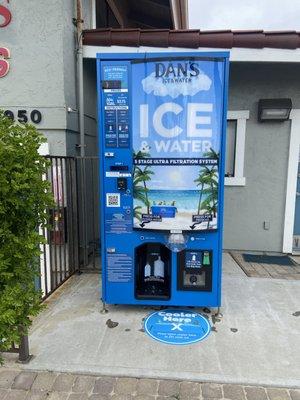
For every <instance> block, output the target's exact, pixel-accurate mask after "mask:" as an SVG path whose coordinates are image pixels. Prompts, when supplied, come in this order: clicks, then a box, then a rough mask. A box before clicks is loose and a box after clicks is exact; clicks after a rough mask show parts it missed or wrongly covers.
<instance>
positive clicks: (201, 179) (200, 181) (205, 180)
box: [194, 168, 209, 215]
mask: <svg viewBox="0 0 300 400" xmlns="http://www.w3.org/2000/svg"><path fill="white" fill-rule="evenodd" d="M194 182H195V183H196V185H197V186H198V187H199V186H200V191H199V201H198V209H197V215H200V211H201V203H202V197H203V189H204V187H205V186H206V185H208V184H209V177H208V176H207V173H206V170H204V169H203V168H201V169H200V171H199V175H198V177H197V178H196V179H195V180H194Z"/></svg>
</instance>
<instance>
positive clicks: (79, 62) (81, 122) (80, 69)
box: [76, 0, 85, 157]
mask: <svg viewBox="0 0 300 400" xmlns="http://www.w3.org/2000/svg"><path fill="white" fill-rule="evenodd" d="M76 9H77V17H76V25H77V96H78V100H77V101H78V104H77V107H78V126H79V133H80V144H79V147H80V156H81V157H84V156H85V138H84V105H83V49H82V28H83V19H82V4H81V0H76Z"/></svg>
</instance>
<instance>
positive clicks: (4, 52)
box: [0, 0, 11, 78]
mask: <svg viewBox="0 0 300 400" xmlns="http://www.w3.org/2000/svg"><path fill="white" fill-rule="evenodd" d="M6 1H7V3H9V0H6ZM3 19H4V20H3ZM10 22H11V12H10V11H9V9H8V8H7V7H4V6H2V5H0V28H5V27H6V26H7V25H9V24H10ZM8 58H10V51H9V49H7V48H6V47H0V78H3V77H4V76H5V75H7V74H8V71H9V62H8V61H7V59H8Z"/></svg>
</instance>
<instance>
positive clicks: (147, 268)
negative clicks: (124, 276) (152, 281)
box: [144, 262, 151, 278]
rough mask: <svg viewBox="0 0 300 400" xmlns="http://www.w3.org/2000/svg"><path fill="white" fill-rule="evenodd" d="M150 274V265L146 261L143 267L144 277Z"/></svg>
mask: <svg viewBox="0 0 300 400" xmlns="http://www.w3.org/2000/svg"><path fill="white" fill-rule="evenodd" d="M150 275H151V265H150V264H149V262H147V264H146V265H145V267H144V277H145V278H149V276H150Z"/></svg>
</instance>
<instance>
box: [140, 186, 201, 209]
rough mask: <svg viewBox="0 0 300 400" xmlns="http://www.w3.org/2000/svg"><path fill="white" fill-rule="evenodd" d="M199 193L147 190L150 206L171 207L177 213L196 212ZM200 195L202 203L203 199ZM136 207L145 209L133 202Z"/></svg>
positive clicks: (193, 191)
mask: <svg viewBox="0 0 300 400" xmlns="http://www.w3.org/2000/svg"><path fill="white" fill-rule="evenodd" d="M199 196H200V192H199V190H149V192H148V198H149V201H150V205H151V206H153V205H167V206H171V205H173V202H175V204H174V205H175V207H177V210H178V211H193V212H195V213H196V212H197V209H198V202H199ZM205 197H206V196H205V195H202V201H203V200H204V199H205ZM135 204H136V205H140V206H142V207H145V206H144V205H143V204H142V203H140V202H139V201H136V200H135Z"/></svg>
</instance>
